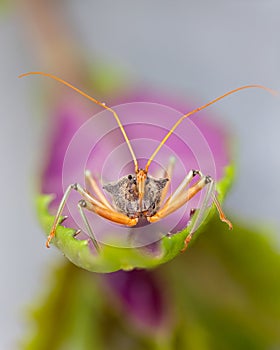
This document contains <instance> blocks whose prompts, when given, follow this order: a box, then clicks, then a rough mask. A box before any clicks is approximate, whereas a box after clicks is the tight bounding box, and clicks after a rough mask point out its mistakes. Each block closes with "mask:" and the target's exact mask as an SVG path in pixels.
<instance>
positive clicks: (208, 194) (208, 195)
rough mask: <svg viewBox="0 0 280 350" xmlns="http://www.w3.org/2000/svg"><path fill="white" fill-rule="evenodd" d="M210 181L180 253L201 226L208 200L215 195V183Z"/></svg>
mask: <svg viewBox="0 0 280 350" xmlns="http://www.w3.org/2000/svg"><path fill="white" fill-rule="evenodd" d="M209 179H210V181H209V183H208V188H207V192H206V193H205V196H204V198H203V202H202V204H201V207H200V208H199V211H198V214H197V215H196V216H195V218H194V221H193V222H192V226H191V230H190V233H189V234H188V236H187V238H186V239H185V242H184V247H183V249H182V252H184V251H185V250H186V249H187V246H188V244H189V242H190V241H191V239H192V237H193V235H194V233H195V231H196V230H197V229H198V227H199V225H200V224H201V222H202V220H203V217H204V214H205V211H206V209H207V206H208V204H209V200H210V198H211V197H212V196H213V195H215V183H214V181H213V180H212V178H209Z"/></svg>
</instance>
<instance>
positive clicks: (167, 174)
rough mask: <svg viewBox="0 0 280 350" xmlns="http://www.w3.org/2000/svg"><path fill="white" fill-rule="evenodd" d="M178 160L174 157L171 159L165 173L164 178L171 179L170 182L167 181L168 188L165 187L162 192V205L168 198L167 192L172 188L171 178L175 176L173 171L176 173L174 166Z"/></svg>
mask: <svg viewBox="0 0 280 350" xmlns="http://www.w3.org/2000/svg"><path fill="white" fill-rule="evenodd" d="M175 162H176V159H175V158H174V157H171V158H170V159H169V162H168V166H167V169H166V170H165V171H164V173H163V177H167V178H168V179H169V181H167V184H166V186H165V187H164V189H163V190H162V194H161V200H160V204H162V203H163V202H164V200H165V198H166V196H167V192H168V189H169V187H170V183H171V178H172V175H173V171H174V165H175ZM159 177H160V176H159Z"/></svg>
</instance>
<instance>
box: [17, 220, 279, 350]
mask: <svg viewBox="0 0 280 350" xmlns="http://www.w3.org/2000/svg"><path fill="white" fill-rule="evenodd" d="M235 222H236V220H235ZM202 231H203V233H205V234H203V235H201V236H200V237H199V238H198V239H197V242H196V244H194V245H193V246H192V249H190V250H189V253H188V254H182V255H180V256H179V257H178V258H177V259H174V260H173V261H172V262H170V263H169V264H166V265H163V266H161V267H160V268H158V269H157V270H153V271H151V273H154V274H156V276H157V280H158V283H160V285H161V286H162V288H163V290H164V292H165V293H166V295H168V297H167V298H166V302H167V303H168V304H169V305H168V306H167V307H168V308H169V309H170V310H172V319H170V320H169V321H170V323H169V324H168V327H166V328H165V329H164V330H162V332H163V333H161V334H156V331H155V332H153V333H151V334H150V335H149V334H147V333H146V334H144V332H140V331H139V329H136V328H135V325H134V323H132V322H131V319H130V318H129V315H128V314H126V313H125V312H123V311H121V310H122V309H121V308H120V307H119V303H118V300H117V299H114V298H111V297H110V295H109V293H106V289H104V288H103V287H104V280H102V278H101V276H100V275H97V274H90V273H88V272H86V271H84V270H83V269H78V268H76V267H75V266H74V265H73V264H70V263H65V264H64V265H63V266H59V268H56V269H55V271H54V272H52V273H51V276H52V278H51V280H49V281H47V283H46V284H45V285H44V286H43V287H42V289H43V290H44V294H45V296H44V298H41V299H40V300H39V301H33V306H32V311H31V312H30V314H29V315H30V321H31V322H32V325H33V328H32V329H33V330H32V331H30V335H29V337H28V338H27V339H26V340H25V341H24V342H22V344H23V345H22V347H21V348H22V349H24V350H37V349H40V350H44V349H52V350H63V349H67V350H72V349H73V350H77V349H78V350H79V349H81V350H87V349H98V350H103V349H104V350H106V349H112V348H113V349H115V350H118V349H135V350H138V349H147V350H150V349H164V350H165V349H166V350H167V349H170V350H171V349H190V350H197V349H199V350H213V349H215V350H223V349H227V350H236V349H238V350H243V349H244V350H248V349H250V350H263V349H279V348H280V332H279V329H280V298H279V295H280V279H279V276H280V255H279V252H278V251H277V249H275V248H274V247H273V241H272V239H271V236H270V235H269V233H268V232H260V231H259V230H256V229H249V228H246V227H244V226H242V225H238V224H237V223H236V224H235V229H234V231H232V232H230V233H228V232H225V231H224V225H223V224H222V223H221V222H220V221H219V219H218V218H217V217H213V218H212V219H211V221H210V222H209V225H207V226H204V228H203V230H202ZM132 273H133V272H132ZM127 278H128V279H129V273H128V276H127ZM139 291H140V292H139ZM139 291H138V290H136V291H135V298H137V295H138V294H137V293H138V292H139V293H141V286H139ZM111 292H112V293H113V294H114V290H111Z"/></svg>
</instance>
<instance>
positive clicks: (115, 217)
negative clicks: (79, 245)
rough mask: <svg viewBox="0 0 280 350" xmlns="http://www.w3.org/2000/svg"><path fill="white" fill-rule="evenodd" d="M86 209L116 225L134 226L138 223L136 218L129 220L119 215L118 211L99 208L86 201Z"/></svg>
mask: <svg viewBox="0 0 280 350" xmlns="http://www.w3.org/2000/svg"><path fill="white" fill-rule="evenodd" d="M86 209H88V210H90V211H92V212H94V213H96V214H98V215H99V216H101V217H103V218H104V219H107V220H110V221H112V222H114V223H116V224H120V225H125V226H135V225H136V224H137V222H138V218H130V217H128V216H126V215H124V214H122V213H119V212H118V211H115V210H111V209H108V208H104V206H100V205H98V204H96V203H94V202H91V201H87V206H86Z"/></svg>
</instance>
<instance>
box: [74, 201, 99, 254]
mask: <svg viewBox="0 0 280 350" xmlns="http://www.w3.org/2000/svg"><path fill="white" fill-rule="evenodd" d="M87 206H88V203H87V202H86V201H85V200H84V199H81V200H80V201H79V203H78V208H79V212H80V214H81V217H82V219H83V221H84V224H85V226H86V229H87V232H88V235H89V237H90V239H91V241H92V243H93V245H94V247H95V249H96V251H97V252H99V251H100V247H99V244H98V242H97V240H96V238H95V236H94V233H93V230H92V228H91V226H90V224H89V222H88V219H87V217H86V214H85V212H84V208H87Z"/></svg>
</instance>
